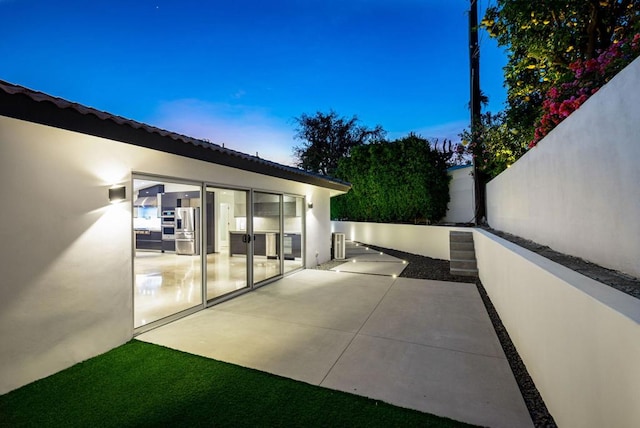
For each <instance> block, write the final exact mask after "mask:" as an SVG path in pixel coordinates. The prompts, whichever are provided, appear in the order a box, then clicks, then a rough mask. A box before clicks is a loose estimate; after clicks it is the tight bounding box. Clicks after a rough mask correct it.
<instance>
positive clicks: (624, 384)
mask: <svg viewBox="0 0 640 428" xmlns="http://www.w3.org/2000/svg"><path fill="white" fill-rule="evenodd" d="M332 230H333V231H335V232H343V233H346V237H347V239H351V240H356V241H360V242H364V243H367V244H371V245H378V246H382V247H387V248H393V249H396V250H401V251H407V252H411V253H414V254H420V255H424V256H429V257H434V258H439V259H445V260H448V259H449V239H448V236H449V231H451V230H464V231H473V233H474V242H475V249H476V258H477V260H478V270H479V274H480V279H481V281H482V284H483V285H484V287H485V289H486V290H487V293H488V295H489V297H490V299H491V301H492V303H493V305H494V306H495V308H496V310H497V312H498V314H499V315H500V318H501V320H502V322H503V324H504V326H505V327H506V329H507V331H508V333H509V335H510V337H511V340H512V341H513V343H514V345H515V347H516V349H517V350H518V353H519V354H520V357H521V358H522V360H523V361H524V363H525V365H526V367H527V370H528V371H529V374H530V375H531V377H532V379H533V381H534V383H535V385H536V387H537V388H538V390H539V391H540V394H541V395H542V398H543V400H544V401H545V403H546V405H547V407H548V409H549V411H550V413H551V415H552V416H553V417H554V418H555V420H556V422H557V423H558V425H559V426H561V427H562V426H567V427H587V428H588V427H594V428H595V427H603V426H615V427H637V426H640V406H638V405H637V404H638V397H640V365H638V361H640V301H638V299H636V298H634V297H631V296H629V295H626V294H624V293H622V292H620V291H618V290H615V289H613V288H611V287H609V286H606V285H604V284H602V283H600V282H597V281H595V280H593V279H590V278H587V277H586V276H584V275H581V274H579V273H577V272H574V271H572V270H570V269H567V268H565V267H564V266H561V265H559V264H557V263H555V262H552V261H551V260H548V259H546V258H544V257H541V256H539V255H537V254H535V253H533V252H531V251H529V250H526V249H524V248H522V247H518V246H517V245H515V244H512V243H511V242H508V241H505V240H504V239H502V238H499V237H497V236H495V235H493V234H491V233H488V232H486V231H484V230H481V229H471V228H455V227H444V226H413V225H394V224H379V223H354V222H332Z"/></svg>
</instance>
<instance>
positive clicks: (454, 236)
mask: <svg viewBox="0 0 640 428" xmlns="http://www.w3.org/2000/svg"><path fill="white" fill-rule="evenodd" d="M449 242H473V232H453V231H452V232H449Z"/></svg>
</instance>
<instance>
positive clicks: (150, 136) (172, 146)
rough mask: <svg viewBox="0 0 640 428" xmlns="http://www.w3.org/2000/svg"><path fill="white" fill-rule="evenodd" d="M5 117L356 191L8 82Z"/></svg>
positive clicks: (1, 109) (1, 105)
mask: <svg viewBox="0 0 640 428" xmlns="http://www.w3.org/2000/svg"><path fill="white" fill-rule="evenodd" d="M0 114H2V115H4V116H8V117H12V118H15V119H21V120H26V121H29V122H34V123H39V124H43V125H49V126H54V127H56V128H61V129H66V130H70V131H75V132H81V133H85V134H89V135H94V136H97V137H103V138H108V139H112V140H116V141H120V142H124V143H128V144H132V145H136V146H142V147H147V148H150V149H154V150H160V151H163V152H167V153H172V154H177V155H180V156H186V157H190V158H194V159H199V160H204V161H207V162H211V163H216V164H219V165H225V166H230V167H234V168H240V169H243V170H247V171H251V172H257V173H260V174H264V175H269V176H273V177H278V178H284V179H287V180H293V181H298V182H302V183H308V184H313V185H316V186H320V187H325V188H329V189H333V190H338V191H340V192H347V191H348V190H349V189H350V187H351V185H350V184H349V183H346V182H343V181H340V180H337V179H334V178H331V177H326V176H323V175H319V174H313V173H310V172H306V171H303V170H301V169H298V168H294V167H290V166H287V165H282V164H279V163H276V162H272V161H269V160H266V159H261V158H259V157H257V156H251V155H248V154H245V153H242V152H238V151H235V150H231V149H228V148H225V147H222V146H220V145H218V144H213V143H210V142H208V141H203V140H198V139H196V138H192V137H188V136H186V135H181V134H177V133H175V132H170V131H166V130H164V129H160V128H156V127H154V126H150V125H147V124H144V123H141V122H136V121H134V120H131V119H126V118H124V117H121V116H116V115H113V114H111V113H107V112H104V111H100V110H97V109H94V108H91V107H87V106H83V105H81V104H78V103H74V102H71V101H67V100H65V99H62V98H58V97H53V96H51V95H48V94H45V93H42V92H37V91H33V90H31V89H28V88H25V87H23V86H19V85H14V84H12V83H9V82H5V81H2V80H0ZM176 143H182V144H176Z"/></svg>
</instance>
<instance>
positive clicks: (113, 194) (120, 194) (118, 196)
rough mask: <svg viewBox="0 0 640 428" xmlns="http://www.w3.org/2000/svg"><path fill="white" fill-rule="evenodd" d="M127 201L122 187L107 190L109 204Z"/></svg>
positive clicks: (124, 189)
mask: <svg viewBox="0 0 640 428" xmlns="http://www.w3.org/2000/svg"><path fill="white" fill-rule="evenodd" d="M125 199H127V189H126V187H124V186H114V187H111V188H109V202H111V203H112V204H117V203H118V202H122V201H124V200H125Z"/></svg>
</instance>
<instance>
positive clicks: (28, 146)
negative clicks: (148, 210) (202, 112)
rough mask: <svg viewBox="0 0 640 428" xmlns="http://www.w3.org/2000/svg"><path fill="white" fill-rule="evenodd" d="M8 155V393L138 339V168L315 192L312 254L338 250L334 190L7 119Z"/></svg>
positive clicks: (3, 333)
mask: <svg viewBox="0 0 640 428" xmlns="http://www.w3.org/2000/svg"><path fill="white" fill-rule="evenodd" d="M176 144H183V143H178V142H177V143H176ZM0 163H1V167H0V181H1V182H2V200H3V206H2V209H1V210H0V239H2V242H3V245H2V250H1V255H0V272H1V273H2V275H1V281H2V284H1V286H0V342H1V343H2V346H0V394H2V393H5V392H7V391H10V390H12V389H15V388H17V387H19V386H21V385H24V384H26V383H29V382H31V381H33V380H36V379H38V378H42V377H44V376H47V375H50V374H52V373H55V372H57V371H59V370H61V369H64V368H66V367H69V366H71V365H73V364H75V363H77V362H79V361H82V360H85V359H87V358H89V357H92V356H95V355H97V354H100V353H103V352H106V351H108V350H109V349H112V348H113V347H116V346H118V345H120V344H123V343H125V342H126V341H128V340H130V339H131V338H132V335H133V301H132V300H133V297H132V296H133V278H132V270H133V259H132V246H133V242H132V237H133V233H132V204H131V197H132V194H133V192H132V189H131V185H132V178H131V177H132V173H135V172H138V173H144V174H157V175H162V176H167V177H176V178H182V179H189V180H195V181H202V182H208V183H211V184H220V185H232V186H239V187H247V188H256V189H258V190H271V191H276V192H286V193H291V194H296V195H302V196H307V197H308V198H310V199H311V200H312V201H313V204H314V207H313V209H307V208H305V210H306V221H305V223H306V238H307V252H306V263H307V265H309V266H314V265H316V264H317V263H322V262H325V261H327V260H329V258H330V236H331V226H330V221H329V195H330V191H329V190H328V189H324V188H320V187H316V186H312V185H308V184H303V183H297V182H292V181H287V180H283V179H279V178H274V177H268V176H263V175H258V174H255V173H250V172H246V171H242V170H238V169H234V168H229V167H224V166H218V165H213V164H210V163H207V162H203V161H197V160H193V159H188V158H184V157H179V156H175V155H170V154H166V153H162V152H157V151H153V150H149V149H145V148H141V147H135V146H132V145H128V144H124V143H119V142H115V141H110V140H106V139H102V138H97V137H92V136H88V135H84V134H79V133H74V132H70V131H65V130H60V129H55V128H51V127H48V126H43V125H37V124H33V123H29V122H25V121H21V120H16V119H10V118H6V117H0ZM113 184H124V185H126V187H127V199H128V201H127V202H126V203H120V204H115V205H111V204H109V201H108V188H109V187H110V186H112V185H113ZM316 253H317V257H316Z"/></svg>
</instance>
